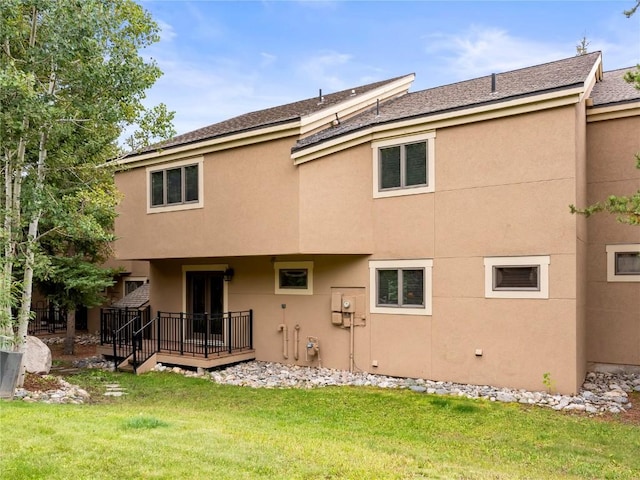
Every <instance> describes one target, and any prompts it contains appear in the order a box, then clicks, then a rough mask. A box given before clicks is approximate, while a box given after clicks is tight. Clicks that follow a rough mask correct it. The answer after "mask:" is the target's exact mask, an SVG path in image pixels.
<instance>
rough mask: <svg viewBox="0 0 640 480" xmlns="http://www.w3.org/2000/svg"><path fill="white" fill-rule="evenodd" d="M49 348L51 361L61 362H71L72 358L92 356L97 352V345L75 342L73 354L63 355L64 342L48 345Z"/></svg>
mask: <svg viewBox="0 0 640 480" xmlns="http://www.w3.org/2000/svg"><path fill="white" fill-rule="evenodd" d="M49 348H50V349H51V358H52V359H53V361H54V362H55V361H58V362H63V363H71V362H73V361H74V360H79V359H81V358H87V357H93V356H94V355H96V352H97V345H82V344H79V343H76V344H75V345H74V347H73V355H65V354H64V344H63V343H56V344H53V345H49Z"/></svg>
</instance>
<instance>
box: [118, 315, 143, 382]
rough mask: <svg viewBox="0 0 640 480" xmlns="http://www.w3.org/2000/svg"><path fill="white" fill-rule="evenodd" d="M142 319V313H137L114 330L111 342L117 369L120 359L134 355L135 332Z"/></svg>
mask: <svg viewBox="0 0 640 480" xmlns="http://www.w3.org/2000/svg"><path fill="white" fill-rule="evenodd" d="M141 323H142V319H141V317H140V315H139V314H138V315H136V316H135V317H133V318H132V319H131V320H129V321H128V322H127V323H125V324H124V325H122V326H120V328H118V329H116V330H114V331H113V333H112V335H111V342H112V344H113V359H114V362H115V364H116V370H117V368H118V367H117V366H118V363H119V361H120V359H124V358H127V357H129V356H130V355H133V352H134V341H133V339H134V336H133V333H134V332H135V331H136V330H137V329H139V328H140V325H141Z"/></svg>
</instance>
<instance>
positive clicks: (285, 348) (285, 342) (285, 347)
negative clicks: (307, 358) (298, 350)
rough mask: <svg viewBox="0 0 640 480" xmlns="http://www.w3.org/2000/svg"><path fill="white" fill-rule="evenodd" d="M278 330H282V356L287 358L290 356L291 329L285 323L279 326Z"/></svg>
mask: <svg viewBox="0 0 640 480" xmlns="http://www.w3.org/2000/svg"><path fill="white" fill-rule="evenodd" d="M278 331H279V332H282V356H283V357H284V358H285V360H286V359H288V358H289V330H288V329H287V326H286V325H285V324H284V323H281V324H280V325H279V326H278Z"/></svg>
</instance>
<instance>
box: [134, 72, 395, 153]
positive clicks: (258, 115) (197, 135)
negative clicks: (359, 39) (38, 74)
mask: <svg viewBox="0 0 640 480" xmlns="http://www.w3.org/2000/svg"><path fill="white" fill-rule="evenodd" d="M400 78H404V76H401V77H395V78H391V79H388V80H383V81H380V82H375V83H370V84H367V85H362V86H359V87H352V88H349V89H346V90H342V91H340V92H335V93H329V94H326V95H323V98H324V100H323V101H322V103H320V101H319V100H320V99H319V97H318V96H317V97H313V98H308V99H306V100H301V101H298V102H293V103H288V104H286V105H279V106H277V107H272V108H267V109H264V110H258V111H255V112H251V113H245V114H243V115H239V116H237V117H234V118H230V119H229V120H224V121H222V122H219V123H214V124H213V125H209V126H207V127H203V128H199V129H197V130H193V131H191V132H188V133H184V134H182V135H178V136H176V137H173V138H171V139H169V140H167V141H165V142H162V143H160V144H158V145H154V146H152V147H149V148H147V149H145V150H143V151H140V152H136V154H138V153H144V152H146V151H151V150H157V149H158V148H161V149H168V148H171V147H177V146H181V145H186V144H190V143H194V142H199V141H202V140H208V139H212V138H216V137H223V136H225V135H230V134H234V133H240V132H246V131H250V130H254V129H258V128H264V127H268V126H272V125H279V124H283V123H287V122H292V121H296V120H298V119H299V118H301V117H303V116H305V115H309V114H311V113H315V112H318V111H320V110H323V109H325V108H327V107H330V106H332V105H337V104H339V103H340V102H343V101H345V100H348V99H350V98H351V96H352V94H351V92H352V90H355V91H356V94H362V93H366V92H368V91H371V90H374V89H376V88H379V87H382V86H384V85H386V84H389V83H391V82H394V81H396V80H398V79H400Z"/></svg>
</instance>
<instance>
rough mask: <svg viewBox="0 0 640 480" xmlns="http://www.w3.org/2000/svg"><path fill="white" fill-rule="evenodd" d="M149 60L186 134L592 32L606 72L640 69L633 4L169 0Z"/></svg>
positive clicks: (572, 49) (161, 0)
mask: <svg viewBox="0 0 640 480" xmlns="http://www.w3.org/2000/svg"><path fill="white" fill-rule="evenodd" d="M141 4H142V5H143V7H144V8H145V9H147V10H148V11H149V12H150V13H151V14H152V16H153V18H154V19H155V20H156V21H157V22H158V23H159V25H160V26H161V28H162V34H161V37H162V40H161V41H160V42H159V43H157V44H155V45H154V46H152V47H150V48H148V49H146V50H145V51H144V52H143V55H145V56H150V57H152V58H153V59H155V60H156V62H157V63H158V65H159V67H160V68H161V70H162V71H163V72H164V75H163V77H162V78H161V79H160V80H159V81H158V82H157V83H156V85H155V86H154V87H153V88H152V89H151V90H150V91H149V92H148V98H147V102H148V104H149V105H154V104H157V103H160V102H163V103H165V104H167V106H168V108H169V109H170V110H174V111H176V117H175V121H174V126H175V128H176V130H177V131H178V133H184V132H187V131H190V130H194V129H196V128H200V127H204V126H206V125H209V124H212V123H216V122H218V121H221V120H224V119H226V118H230V117H233V116H235V115H239V114H242V113H247V112H251V111H255V110H260V109H263V108H267V107H272V106H275V105H280V104H284V103H288V102H293V101H297V100H302V99H305V98H310V97H314V96H317V95H318V90H319V89H322V91H323V93H331V92H335V91H338V90H342V89H346V88H351V87H356V86H358V85H363V84H366V83H370V82H374V81H379V80H384V79H387V78H391V77H395V76H399V75H405V74H409V73H415V74H416V80H415V82H414V84H413V87H412V89H411V90H412V91H417V90H422V89H425V88H430V87H434V86H438V85H444V84H448V83H453V82H457V81H460V80H466V79H469V78H474V77H478V76H482V75H487V74H490V73H494V72H495V73H499V72H504V71H508V70H512V69H516V68H521V67H525V66H529V65H537V64H540V63H545V62H548V61H553V60H559V59H561V58H566V57H571V56H573V55H575V53H576V45H578V44H579V43H580V40H581V39H582V38H583V37H586V38H587V40H588V41H589V45H588V51H590V52H591V51H595V50H601V51H602V52H603V62H604V68H605V70H614V69H617V68H622V67H628V66H634V65H636V64H638V63H640V12H638V13H637V14H636V15H635V16H633V17H631V18H630V19H628V18H626V17H625V15H623V14H622V11H623V10H625V9H629V8H631V7H632V6H633V4H634V1H633V0H624V1H615V0H607V1H515V0H512V1H482V0H478V1H465V2H462V1H447V2H444V1H440V2H439V1H395V2H386V1H322V2H310V1H282V0H280V1H204V0H200V1H171V0H146V1H141Z"/></svg>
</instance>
